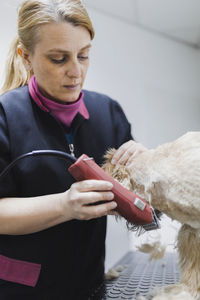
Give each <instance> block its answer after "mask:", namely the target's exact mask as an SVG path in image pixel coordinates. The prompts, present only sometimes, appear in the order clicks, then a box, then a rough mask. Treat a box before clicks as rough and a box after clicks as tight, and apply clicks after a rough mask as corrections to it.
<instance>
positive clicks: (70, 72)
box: [66, 59, 81, 78]
mask: <svg viewBox="0 0 200 300" xmlns="http://www.w3.org/2000/svg"><path fill="white" fill-rule="evenodd" d="M66 73H67V76H68V77H70V78H79V77H81V65H80V63H79V61H78V60H76V59H74V60H72V61H70V62H69V63H68V66H67V72H66Z"/></svg>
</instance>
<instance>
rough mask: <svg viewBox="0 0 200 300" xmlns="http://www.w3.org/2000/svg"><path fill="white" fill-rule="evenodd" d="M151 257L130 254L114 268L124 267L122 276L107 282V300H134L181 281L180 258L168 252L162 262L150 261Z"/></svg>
mask: <svg viewBox="0 0 200 300" xmlns="http://www.w3.org/2000/svg"><path fill="white" fill-rule="evenodd" d="M148 259H149V255H148V254H143V253H140V252H128V253H127V254H125V255H124V256H123V257H122V259H121V260H119V261H118V262H117V263H116V264H115V265H114V267H113V268H115V267H117V266H119V265H120V266H122V267H123V271H122V272H121V275H120V276H119V277H118V278H117V279H114V280H109V281H106V283H105V296H104V297H103V298H101V299H105V300H111V299H112V300H122V299H123V300H124V299H127V300H133V299H136V297H137V296H138V295H142V296H146V297H147V299H151V296H149V295H148V293H149V292H150V291H152V289H154V288H155V287H156V286H164V285H169V284H174V283H176V282H177V281H178V280H179V275H180V273H179V268H178V256H177V253H175V252H168V253H166V254H165V256H164V257H163V259H161V260H153V261H149V260H148Z"/></svg>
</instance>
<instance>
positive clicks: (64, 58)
mask: <svg viewBox="0 0 200 300" xmlns="http://www.w3.org/2000/svg"><path fill="white" fill-rule="evenodd" d="M50 59H51V61H52V62H53V63H54V64H62V63H64V62H65V61H66V60H67V57H66V56H64V57H62V58H61V59H56V58H53V57H51V58H50Z"/></svg>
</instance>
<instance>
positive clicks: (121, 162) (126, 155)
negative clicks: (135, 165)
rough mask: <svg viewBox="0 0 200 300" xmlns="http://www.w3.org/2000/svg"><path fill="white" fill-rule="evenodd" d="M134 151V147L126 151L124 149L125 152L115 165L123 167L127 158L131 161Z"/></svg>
mask: <svg viewBox="0 0 200 300" xmlns="http://www.w3.org/2000/svg"><path fill="white" fill-rule="evenodd" d="M136 151H137V150H136V149H135V147H133V146H130V147H129V148H128V149H126V152H124V153H123V155H122V156H121V158H120V159H119V160H118V162H117V164H119V165H125V164H126V162H127V161H128V160H129V158H130V159H132V158H133V157H134V156H135V152H136Z"/></svg>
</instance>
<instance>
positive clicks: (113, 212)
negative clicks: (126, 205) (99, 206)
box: [108, 210, 120, 217]
mask: <svg viewBox="0 0 200 300" xmlns="http://www.w3.org/2000/svg"><path fill="white" fill-rule="evenodd" d="M108 215H110V216H116V217H119V216H120V214H119V213H118V212H117V211H116V210H111V211H110V212H109V213H108Z"/></svg>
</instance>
